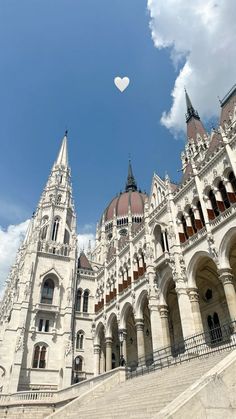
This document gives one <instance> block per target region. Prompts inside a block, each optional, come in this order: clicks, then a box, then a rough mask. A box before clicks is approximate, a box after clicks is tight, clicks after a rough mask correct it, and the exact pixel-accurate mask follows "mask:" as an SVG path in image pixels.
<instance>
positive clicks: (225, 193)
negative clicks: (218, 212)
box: [218, 180, 230, 208]
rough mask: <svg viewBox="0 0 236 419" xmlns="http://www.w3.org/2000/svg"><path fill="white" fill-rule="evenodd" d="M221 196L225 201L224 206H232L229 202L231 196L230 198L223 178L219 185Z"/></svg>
mask: <svg viewBox="0 0 236 419" xmlns="http://www.w3.org/2000/svg"><path fill="white" fill-rule="evenodd" d="M218 188H219V191H220V194H221V197H222V201H223V202H224V206H225V208H229V207H230V202H229V198H228V194H227V191H226V188H225V185H224V184H223V182H222V180H221V181H220V183H219V185H218Z"/></svg>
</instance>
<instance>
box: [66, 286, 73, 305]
mask: <svg viewBox="0 0 236 419" xmlns="http://www.w3.org/2000/svg"><path fill="white" fill-rule="evenodd" d="M71 294H72V293H71V288H68V290H67V296H66V297H67V302H68V303H70V302H71Z"/></svg>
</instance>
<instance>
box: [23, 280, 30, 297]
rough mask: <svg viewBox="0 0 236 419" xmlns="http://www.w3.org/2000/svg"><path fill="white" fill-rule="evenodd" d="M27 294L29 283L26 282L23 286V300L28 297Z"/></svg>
mask: <svg viewBox="0 0 236 419" xmlns="http://www.w3.org/2000/svg"><path fill="white" fill-rule="evenodd" d="M29 293H30V286H29V283H28V282H27V283H26V284H25V289H24V297H25V299H26V298H27V297H28V295H29Z"/></svg>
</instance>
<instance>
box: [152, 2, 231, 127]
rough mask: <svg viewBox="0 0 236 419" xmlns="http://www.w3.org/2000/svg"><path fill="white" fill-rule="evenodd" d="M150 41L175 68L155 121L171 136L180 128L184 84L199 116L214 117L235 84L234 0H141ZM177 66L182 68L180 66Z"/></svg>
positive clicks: (183, 106)
mask: <svg viewBox="0 0 236 419" xmlns="http://www.w3.org/2000/svg"><path fill="white" fill-rule="evenodd" d="M147 3H148V9H149V12H150V16H151V22H150V27H151V30H152V38H153V41H154V44H155V46H156V47H157V48H159V49H161V48H170V51H171V58H172V61H173V65H174V66H175V68H177V65H178V66H180V67H181V68H180V70H178V73H177V77H176V80H175V85H174V88H173V91H172V97H173V103H172V106H171V109H170V110H169V111H168V112H164V113H163V115H162V118H161V122H162V123H163V125H165V126H166V127H167V128H168V129H171V130H173V131H175V132H177V131H180V130H183V129H185V120H184V113H185V100H184V86H185V87H186V88H187V90H188V92H189V94H190V97H191V99H192V102H193V105H194V107H195V108H197V110H198V111H199V114H200V116H202V117H203V118H210V117H212V116H216V115H218V114H219V103H218V100H217V96H218V95H219V96H220V97H221V98H222V97H223V96H224V95H225V94H226V93H227V91H228V90H229V89H230V88H231V87H232V85H233V84H234V83H235V82H236V59H235V56H236V7H235V0H224V1H223V0H195V1H186V0H147ZM181 63H182V66H181Z"/></svg>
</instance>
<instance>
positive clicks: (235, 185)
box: [229, 172, 236, 194]
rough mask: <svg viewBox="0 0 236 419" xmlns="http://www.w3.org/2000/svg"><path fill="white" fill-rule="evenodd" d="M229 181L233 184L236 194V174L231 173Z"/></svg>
mask: <svg viewBox="0 0 236 419" xmlns="http://www.w3.org/2000/svg"><path fill="white" fill-rule="evenodd" d="M229 181H230V183H231V186H232V188H233V191H234V193H235V194H236V178H235V176H234V172H230V173H229Z"/></svg>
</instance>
